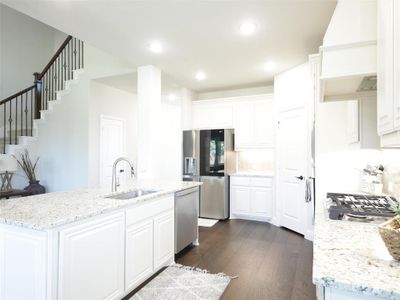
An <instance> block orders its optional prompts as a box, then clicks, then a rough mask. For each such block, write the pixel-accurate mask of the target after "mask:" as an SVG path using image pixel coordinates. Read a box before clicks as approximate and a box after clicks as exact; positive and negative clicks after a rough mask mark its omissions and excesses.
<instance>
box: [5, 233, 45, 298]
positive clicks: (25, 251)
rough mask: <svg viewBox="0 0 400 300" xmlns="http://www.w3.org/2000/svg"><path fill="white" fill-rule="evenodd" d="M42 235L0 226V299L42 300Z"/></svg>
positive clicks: (43, 248)
mask: <svg viewBox="0 0 400 300" xmlns="http://www.w3.org/2000/svg"><path fill="white" fill-rule="evenodd" d="M46 242H47V241H46V234H45V233H44V232H40V231H36V230H19V229H18V228H13V227H11V226H9V225H0V299H1V300H7V299H32V300H39V299H46V278H47V272H46V267H47V260H46V258H47V257H48V256H47V251H46V250H47V249H46V246H47V243H46Z"/></svg>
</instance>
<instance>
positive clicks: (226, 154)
mask: <svg viewBox="0 0 400 300" xmlns="http://www.w3.org/2000/svg"><path fill="white" fill-rule="evenodd" d="M234 163H235V161H234V152H233V130H232V129H211V130H189V131H184V132H183V180H187V181H188V180H191V181H201V182H203V185H202V186H201V188H200V203H199V215H200V217H202V218H210V219H220V220H221V219H226V218H228V217H229V177H228V172H229V171H230V170H231V169H232V168H233V166H234Z"/></svg>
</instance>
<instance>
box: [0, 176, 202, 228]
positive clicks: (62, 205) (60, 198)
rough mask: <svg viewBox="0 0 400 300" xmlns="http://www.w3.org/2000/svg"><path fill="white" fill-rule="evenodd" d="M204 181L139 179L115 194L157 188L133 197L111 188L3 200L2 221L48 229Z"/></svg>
mask: <svg viewBox="0 0 400 300" xmlns="http://www.w3.org/2000/svg"><path fill="white" fill-rule="evenodd" d="M201 184H202V183H201V182H186V181H176V182H166V181H140V182H139V181H137V182H135V183H134V184H133V185H131V186H129V188H121V189H120V190H119V191H118V193H115V194H119V193H123V192H127V191H130V190H134V189H138V188H143V189H151V190H157V192H156V193H152V194H148V195H144V196H140V197H137V198H133V199H129V200H116V199H110V198H105V197H107V196H110V195H111V193H110V191H109V189H82V190H76V191H70V192H55V193H48V194H43V195H37V196H30V197H23V198H14V199H9V200H0V223H3V224H9V225H15V226H20V227H26V228H31V229H36V230H47V229H51V228H54V227H57V226H61V225H64V224H68V223H71V222H74V221H78V220H83V219H86V218H89V217H93V216H96V215H100V214H102V213H105V212H109V211H112V210H115V209H118V208H121V207H124V206H128V205H132V204H135V203H137V202H140V201H145V200H148V199H154V198H156V197H160V196H162V195H166V194H170V193H174V192H176V191H180V190H185V189H188V188H192V187H196V186H200V185H201Z"/></svg>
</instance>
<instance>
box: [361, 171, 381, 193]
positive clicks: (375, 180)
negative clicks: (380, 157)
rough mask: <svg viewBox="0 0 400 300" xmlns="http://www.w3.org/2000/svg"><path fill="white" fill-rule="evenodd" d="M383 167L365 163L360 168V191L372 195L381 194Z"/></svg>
mask: <svg viewBox="0 0 400 300" xmlns="http://www.w3.org/2000/svg"><path fill="white" fill-rule="evenodd" d="M384 170H385V168H384V167H383V166H382V165H376V166H371V165H367V166H366V167H365V168H364V169H363V170H362V177H361V191H363V192H364V193H369V194H373V195H382V192H383V184H382V174H383V171H384Z"/></svg>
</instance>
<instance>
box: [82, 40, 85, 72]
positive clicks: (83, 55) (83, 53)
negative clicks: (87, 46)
mask: <svg viewBox="0 0 400 300" xmlns="http://www.w3.org/2000/svg"><path fill="white" fill-rule="evenodd" d="M83 46H84V44H83V42H82V68H84V67H85V64H84V62H83V58H84V57H85V51H84V50H83Z"/></svg>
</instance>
